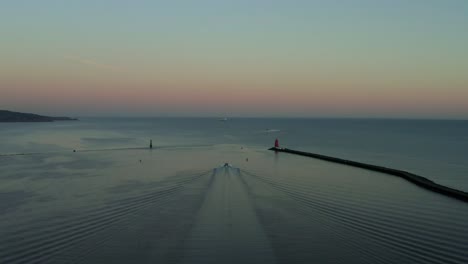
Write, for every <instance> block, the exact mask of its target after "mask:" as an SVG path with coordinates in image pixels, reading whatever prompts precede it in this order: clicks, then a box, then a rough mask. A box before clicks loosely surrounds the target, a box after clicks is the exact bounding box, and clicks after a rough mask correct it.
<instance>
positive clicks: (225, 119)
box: [218, 117, 228, 122]
mask: <svg viewBox="0 0 468 264" xmlns="http://www.w3.org/2000/svg"><path fill="white" fill-rule="evenodd" d="M218 121H223V122H226V121H228V119H227V117H223V118H220V119H218Z"/></svg>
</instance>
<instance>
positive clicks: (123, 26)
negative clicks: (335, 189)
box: [0, 0, 468, 118]
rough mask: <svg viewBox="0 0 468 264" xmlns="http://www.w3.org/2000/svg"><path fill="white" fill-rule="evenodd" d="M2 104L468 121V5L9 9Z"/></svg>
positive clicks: (2, 22)
mask: <svg viewBox="0 0 468 264" xmlns="http://www.w3.org/2000/svg"><path fill="white" fill-rule="evenodd" d="M0 32H1V46H0V92H1V96H0V108H3V109H12V110H18V111H30V112H40V113H45V114H55V113H64V114H70V115H130V116H131V115H145V116H150V115H176V116H177V115H194V116H205V115H210V116H225V115H226V116H233V115H235V116H301V117H307V116H310V117H314V116H340V117H410V118H413V117H424V118H468V74H467V73H468V49H467V48H466V47H468V1H458V0H452V1H419V0H414V1H164V2H159V1H73V2H71V1H21V0H17V1H9V2H6V3H2V7H1V9H0Z"/></svg>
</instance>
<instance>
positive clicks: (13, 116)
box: [0, 110, 78, 122]
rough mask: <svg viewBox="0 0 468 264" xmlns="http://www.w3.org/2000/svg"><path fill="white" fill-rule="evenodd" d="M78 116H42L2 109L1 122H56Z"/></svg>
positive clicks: (71, 119) (70, 119)
mask: <svg viewBox="0 0 468 264" xmlns="http://www.w3.org/2000/svg"><path fill="white" fill-rule="evenodd" d="M76 120H78V119H76V118H70V117H62V116H60V117H54V116H42V115H36V114H29V113H19V112H12V111H7V110H0V122H54V121H76Z"/></svg>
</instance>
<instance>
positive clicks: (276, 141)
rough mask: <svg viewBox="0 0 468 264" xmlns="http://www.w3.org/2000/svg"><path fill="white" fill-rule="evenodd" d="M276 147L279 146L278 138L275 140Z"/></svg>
mask: <svg viewBox="0 0 468 264" xmlns="http://www.w3.org/2000/svg"><path fill="white" fill-rule="evenodd" d="M275 148H279V141H278V139H276V140H275Z"/></svg>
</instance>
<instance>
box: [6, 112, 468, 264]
mask: <svg viewBox="0 0 468 264" xmlns="http://www.w3.org/2000/svg"><path fill="white" fill-rule="evenodd" d="M146 121H147V120H146ZM146 121H142V120H131V121H126V122H116V121H115V120H114V121H102V122H101V123H102V124H101V123H96V122H94V121H92V122H91V121H90V122H88V121H84V122H82V123H80V122H78V123H74V122H63V123H44V124H15V125H11V124H10V125H9V126H8V129H4V130H0V136H1V138H2V139H3V140H2V141H1V142H0V147H2V151H0V152H1V153H15V152H21V151H22V152H38V153H36V154H29V155H13V156H1V157H0V168H1V170H0V263H154V262H156V263H214V262H216V263H242V262H245V263H468V221H466V219H468V204H467V203H463V202H461V201H458V200H455V199H452V198H449V197H445V196H442V195H440V194H437V193H432V192H430V191H427V190H425V189H421V188H419V187H418V186H415V185H413V184H411V183H409V182H407V181H405V180H404V179H401V178H398V177H394V176H390V175H385V174H381V173H376V172H371V171H366V170H362V169H358V168H353V167H348V166H344V165H338V164H334V163H329V162H324V161H320V160H315V159H311V158H307V157H300V156H294V155H290V154H286V153H275V152H272V151H267V150H265V149H266V147H265V145H267V143H266V142H267V141H268V142H270V140H271V139H274V138H275V137H277V136H281V139H283V138H285V140H287V141H289V142H291V144H292V145H293V144H297V142H298V141H299V139H300V137H292V136H291V135H295V133H296V132H293V131H294V129H292V128H293V127H294V126H289V128H290V129H291V130H290V131H288V132H284V131H283V130H282V131H281V132H268V133H264V132H263V131H257V130H256V126H253V128H252V127H251V128H250V130H243V129H240V128H238V129H237V130H236V129H232V130H230V129H231V127H232V126H235V124H233V123H229V122H228V124H226V123H225V122H216V121H215V122H214V124H213V122H212V120H211V121H210V122H212V123H209V124H210V125H208V121H206V120H202V121H199V122H195V121H193V120H192V121H191V122H192V123H190V124H187V123H183V124H180V120H176V121H174V120H165V121H164V122H163V124H164V126H159V125H158V124H160V123H157V122H156V121H155V124H152V125H149V126H148V125H147V124H146ZM105 122H108V123H105ZM173 122H175V123H173ZM262 122H266V121H262ZM171 124H172V125H171ZM194 124H196V125H198V126H200V127H201V128H197V129H194V128H192V129H190V127H192V126H195V125H194ZM176 125H177V126H178V127H179V128H180V130H178V129H175V127H177V126H176ZM205 125H206V126H207V127H209V126H211V127H210V132H209V133H207V134H203V133H202V132H200V131H202V130H203V129H204V128H203V126H205ZM242 126H245V124H244V125H242ZM242 126H241V127H242ZM257 126H260V125H258V124H257ZM262 126H263V125H262ZM4 127H5V126H4ZM182 128H185V129H182ZM269 128H270V129H276V127H275V126H269ZM280 130H281V128H280ZM21 131H22V132H24V133H20V132H21ZM252 131H254V132H252ZM288 133H289V134H288ZM296 135H297V133H296ZM149 138H152V139H153V143H154V145H155V146H157V148H155V149H153V150H149V149H148V148H135V147H142V146H146V145H147V143H148V139H149ZM325 138H326V137H324V139H325ZM458 140H460V138H459V139H458ZM221 141H227V142H229V143H230V144H220V142H221ZM238 141H242V144H240V143H239V142H238ZM262 142H265V145H263V143H262ZM271 142H272V141H271ZM309 143H310V142H309ZM325 143H326V142H322V143H320V144H321V145H322V146H323V145H324V144H325ZM320 144H318V145H319V146H320ZM306 145H307V144H306ZM332 145H333V144H332ZM162 146H165V147H162ZM309 146H310V145H309ZM348 147H349V146H348ZM305 148H307V146H305ZM72 149H77V150H78V151H77V152H73V151H72ZM84 150H88V151H84ZM328 151H329V152H330V153H331V152H332V151H331V148H330V149H329V150H328ZM330 153H324V154H330ZM346 153H348V154H349V153H351V151H348V152H347V151H346V150H343V152H342V155H347V154H346ZM431 155H433V156H434V155H435V154H434V153H433V154H431ZM394 162H395V161H394ZM442 162H443V161H442ZM225 163H229V164H231V166H229V167H224V164H225ZM437 164H438V163H436V164H435V165H434V164H432V165H430V166H436V165H437ZM419 165H421V164H419ZM419 165H418V166H419ZM430 166H429V167H430ZM450 177H452V179H453V178H456V177H454V176H453V175H452V176H448V178H449V179H450ZM450 182H454V181H450ZM462 182H463V181H462Z"/></svg>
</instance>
